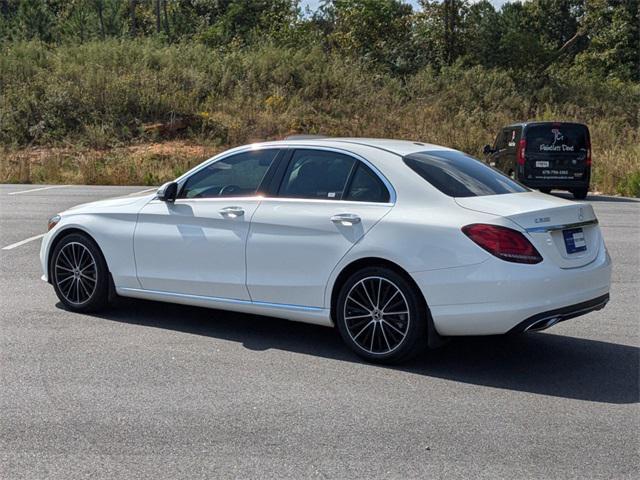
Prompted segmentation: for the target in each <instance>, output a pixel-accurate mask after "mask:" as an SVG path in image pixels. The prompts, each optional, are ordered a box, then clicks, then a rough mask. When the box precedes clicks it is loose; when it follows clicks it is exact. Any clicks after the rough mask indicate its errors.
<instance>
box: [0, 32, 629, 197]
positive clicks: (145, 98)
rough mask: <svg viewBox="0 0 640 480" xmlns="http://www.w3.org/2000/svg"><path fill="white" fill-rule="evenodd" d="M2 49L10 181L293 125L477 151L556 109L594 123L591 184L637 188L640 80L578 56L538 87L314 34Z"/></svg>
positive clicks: (128, 177) (118, 171)
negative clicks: (375, 53)
mask: <svg viewBox="0 0 640 480" xmlns="http://www.w3.org/2000/svg"><path fill="white" fill-rule="evenodd" d="M1 53H2V54H1V55H0V95H1V96H0V144H1V145H4V147H3V150H2V151H1V152H0V156H1V158H0V180H1V181H4V182H8V181H21V182H50V183H55V182H64V183H69V182H81V183H107V184H115V183H117V184H127V183H128V184H157V183H160V182H162V181H164V180H166V179H169V178H173V177H175V176H176V175H177V174H178V173H181V172H182V171H184V170H186V169H187V168H188V167H189V166H191V165H193V164H195V163H197V162H199V161H201V160H203V159H204V158H206V157H207V156H209V155H210V154H212V153H214V152H217V151H219V150H222V149H223V148H226V147H229V146H234V145H239V144H242V143H246V142H251V141H257V140H266V139H274V138H280V137H282V136H284V135H286V134H288V133H292V132H305V133H323V134H327V135H338V136H371V137H394V138H406V139H413V140H422V141H427V142H433V143H438V144H443V145H447V146H451V147H454V148H458V149H460V150H463V151H466V152H469V153H471V154H475V155H478V154H480V152H481V150H482V146H483V145H484V144H486V143H491V142H492V141H493V138H494V137H495V134H496V132H497V131H498V129H499V128H500V127H501V126H503V125H505V124H508V123H511V122H514V121H522V120H534V119H544V120H550V119H556V120H575V121H581V122H585V123H587V124H588V125H589V127H590V129H591V133H592V140H593V158H594V175H593V184H594V185H593V187H594V188H595V189H597V190H600V191H603V192H607V193H621V194H625V195H638V194H639V192H638V190H639V188H638V178H640V147H638V145H640V131H639V123H640V118H639V113H638V108H637V107H638V105H639V104H640V86H638V85H637V84H633V83H624V82H620V81H616V80H610V81H601V80H598V81H595V80H592V79H590V78H589V77H588V76H587V75H584V74H581V73H580V72H578V71H573V70H572V69H565V70H557V71H552V72H550V73H548V74H547V75H548V78H547V79H546V80H545V82H544V83H542V85H543V86H542V87H540V85H541V83H540V82H539V79H536V80H535V81H534V80H532V79H522V78H517V77H516V78H514V76H512V75H511V74H510V73H508V72H505V71H499V70H491V69H486V68H483V67H480V66H476V67H472V68H464V67H462V66H461V65H454V66H451V67H445V68H443V69H441V70H439V71H435V70H433V69H431V68H425V69H423V70H421V71H419V72H418V73H416V74H414V75H411V76H407V77H394V76H391V75H390V74H387V73H383V72H379V71H373V70H371V69H370V67H368V66H367V65H365V64H364V63H360V62H359V61H357V60H354V59H349V58H346V57H344V56H340V55H337V54H334V53H327V52H326V51H324V50H323V49H321V48H319V47H312V48H302V47H301V48H284V47H276V46H273V45H263V46H261V47H254V48H251V49H240V48H226V49H224V50H222V49H215V48H210V47H206V46H204V45H201V44H187V43H178V44H172V45H167V44H162V43H159V42H155V41H153V40H140V39H139V40H135V41H132V40H107V41H103V42H89V43H85V44H81V45H71V44H69V45H60V46H57V47H49V46H46V45H44V44H41V43H37V42H15V43H9V44H5V46H4V47H2V52H1ZM168 139H170V140H171V141H169V142H168V143H167V144H166V148H164V147H163V148H161V150H162V152H163V153H161V154H159V153H157V150H158V149H159V148H160V147H158V144H159V143H161V142H167V140H168ZM176 139H177V140H178V141H176ZM144 145H146V146H147V147H148V151H146V150H145V148H147V147H144ZM187 145H191V146H190V147H188V148H186V147H184V146H187ZM192 146H195V147H192ZM194 148H195V150H194ZM145 152H146V153H145ZM154 152H155V153H154ZM27 164H28V165H27Z"/></svg>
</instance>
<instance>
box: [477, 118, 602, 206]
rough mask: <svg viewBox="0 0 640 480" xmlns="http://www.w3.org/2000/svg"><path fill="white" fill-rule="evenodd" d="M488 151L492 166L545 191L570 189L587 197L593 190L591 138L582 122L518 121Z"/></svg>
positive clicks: (504, 130) (500, 134) (500, 135)
mask: <svg viewBox="0 0 640 480" xmlns="http://www.w3.org/2000/svg"><path fill="white" fill-rule="evenodd" d="M484 153H485V155H486V156H487V160H488V162H489V164H490V165H491V166H493V167H496V168H498V169H499V170H502V171H503V172H504V173H506V174H507V175H509V176H511V177H512V178H514V179H516V180H518V181H519V182H520V183H522V184H524V185H527V186H528V187H531V188H536V189H538V190H540V191H541V192H544V193H549V192H550V191H551V189H554V188H555V189H559V190H569V191H570V192H571V193H573V196H574V197H575V198H578V199H583V198H586V196H587V192H588V191H589V180H590V178H591V137H590V136H589V129H588V128H587V126H586V125H583V124H581V123H569V122H526V123H514V124H513V125H509V126H507V127H504V128H503V129H502V130H501V131H500V133H498V136H497V137H496V141H495V144H494V145H493V148H491V146H489V145H485V147H484Z"/></svg>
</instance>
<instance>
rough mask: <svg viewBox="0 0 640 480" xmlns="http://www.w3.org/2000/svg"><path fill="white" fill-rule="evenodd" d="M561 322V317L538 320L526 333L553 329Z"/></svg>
mask: <svg viewBox="0 0 640 480" xmlns="http://www.w3.org/2000/svg"><path fill="white" fill-rule="evenodd" d="M560 320H561V317H551V318H543V319H542V320H538V321H537V322H533V323H532V324H531V325H529V326H528V327H527V328H526V329H525V332H540V331H541V330H546V329H547V328H550V327H553V326H554V325H555V324H556V323H558V322H559V321H560Z"/></svg>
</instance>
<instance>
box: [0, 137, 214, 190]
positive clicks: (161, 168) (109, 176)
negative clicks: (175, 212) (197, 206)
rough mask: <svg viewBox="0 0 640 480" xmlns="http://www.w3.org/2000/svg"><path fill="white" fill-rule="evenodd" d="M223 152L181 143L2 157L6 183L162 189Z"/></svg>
mask: <svg viewBox="0 0 640 480" xmlns="http://www.w3.org/2000/svg"><path fill="white" fill-rule="evenodd" d="M220 150H221V149H220V148H219V147H218V148H216V147H211V146H207V145H192V144H189V143H187V142H182V141H172V142H165V143H148V144H141V145H133V146H127V147H120V148H112V149H107V150H96V149H90V148H73V147H66V148H46V147H38V148H30V149H22V150H13V151H10V150H6V149H5V150H4V151H2V152H0V181H1V182H3V183H54V184H55V183H59V184H85V185H159V184H161V183H163V182H165V181H168V180H172V179H174V178H176V177H177V176H179V175H181V174H182V173H184V172H185V171H187V170H188V169H190V168H191V167H193V166H195V165H197V164H198V163H200V162H202V161H203V160H206V159H207V158H210V157H212V156H213V155H215V154H216V153H218V152H219V151H220Z"/></svg>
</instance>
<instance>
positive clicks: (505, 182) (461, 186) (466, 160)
mask: <svg viewBox="0 0 640 480" xmlns="http://www.w3.org/2000/svg"><path fill="white" fill-rule="evenodd" d="M404 162H405V163H406V164H407V165H408V166H409V167H410V168H411V169H412V170H413V171H414V172H416V173H417V174H418V175H420V176H421V177H422V178H424V179H425V180H426V181H427V182H429V183H430V184H431V185H433V186H434V187H436V188H437V189H438V190H440V191H441V192H442V193H444V194H445V195H449V196H450V197H477V196H482V195H499V194H503V193H517V192H526V191H528V189H526V188H525V187H523V186H522V185H520V184H519V183H516V182H514V181H513V180H511V179H510V178H509V177H507V176H505V175H503V174H502V173H500V172H498V171H497V170H495V169H493V168H491V167H489V166H487V165H486V164H484V163H483V162H481V161H480V160H476V159H475V158H473V157H470V156H469V155H465V154H464V153H461V152H453V151H432V152H420V153H414V154H411V155H408V156H407V157H405V158H404Z"/></svg>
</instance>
